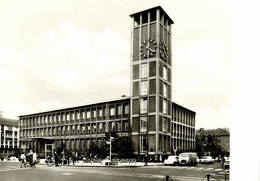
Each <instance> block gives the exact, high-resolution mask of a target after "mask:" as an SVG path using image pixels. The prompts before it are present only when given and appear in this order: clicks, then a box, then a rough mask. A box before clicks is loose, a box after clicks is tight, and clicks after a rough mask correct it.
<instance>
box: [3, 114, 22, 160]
mask: <svg viewBox="0 0 260 181" xmlns="http://www.w3.org/2000/svg"><path fill="white" fill-rule="evenodd" d="M0 143H1V144H0V154H1V157H6V156H9V155H11V154H14V153H15V152H16V151H18V149H19V127H18V120H13V119H6V118H3V117H2V115H1V114H0Z"/></svg>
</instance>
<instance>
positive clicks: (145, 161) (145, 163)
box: [144, 155, 148, 166]
mask: <svg viewBox="0 0 260 181" xmlns="http://www.w3.org/2000/svg"><path fill="white" fill-rule="evenodd" d="M147 162H148V157H147V155H145V156H144V166H148V164H147Z"/></svg>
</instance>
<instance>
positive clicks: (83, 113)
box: [81, 111, 85, 119]
mask: <svg viewBox="0 0 260 181" xmlns="http://www.w3.org/2000/svg"><path fill="white" fill-rule="evenodd" d="M81 118H82V119H85V112H84V111H81Z"/></svg>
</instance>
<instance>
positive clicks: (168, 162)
mask: <svg viewBox="0 0 260 181" xmlns="http://www.w3.org/2000/svg"><path fill="white" fill-rule="evenodd" d="M178 163H179V156H177V155H170V156H168V158H167V159H165V160H164V165H178Z"/></svg>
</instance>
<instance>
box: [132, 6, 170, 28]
mask: <svg viewBox="0 0 260 181" xmlns="http://www.w3.org/2000/svg"><path fill="white" fill-rule="evenodd" d="M152 9H160V10H161V11H162V12H163V13H164V14H165V15H166V16H167V18H168V19H169V23H170V24H174V22H173V20H172V19H171V18H170V16H169V15H168V14H167V13H166V12H165V11H164V10H163V8H162V7H161V6H156V7H153V8H149V9H146V10H143V11H139V12H137V13H133V14H130V15H129V16H130V17H133V16H136V15H137V14H140V13H144V12H146V11H151V10H152Z"/></svg>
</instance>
